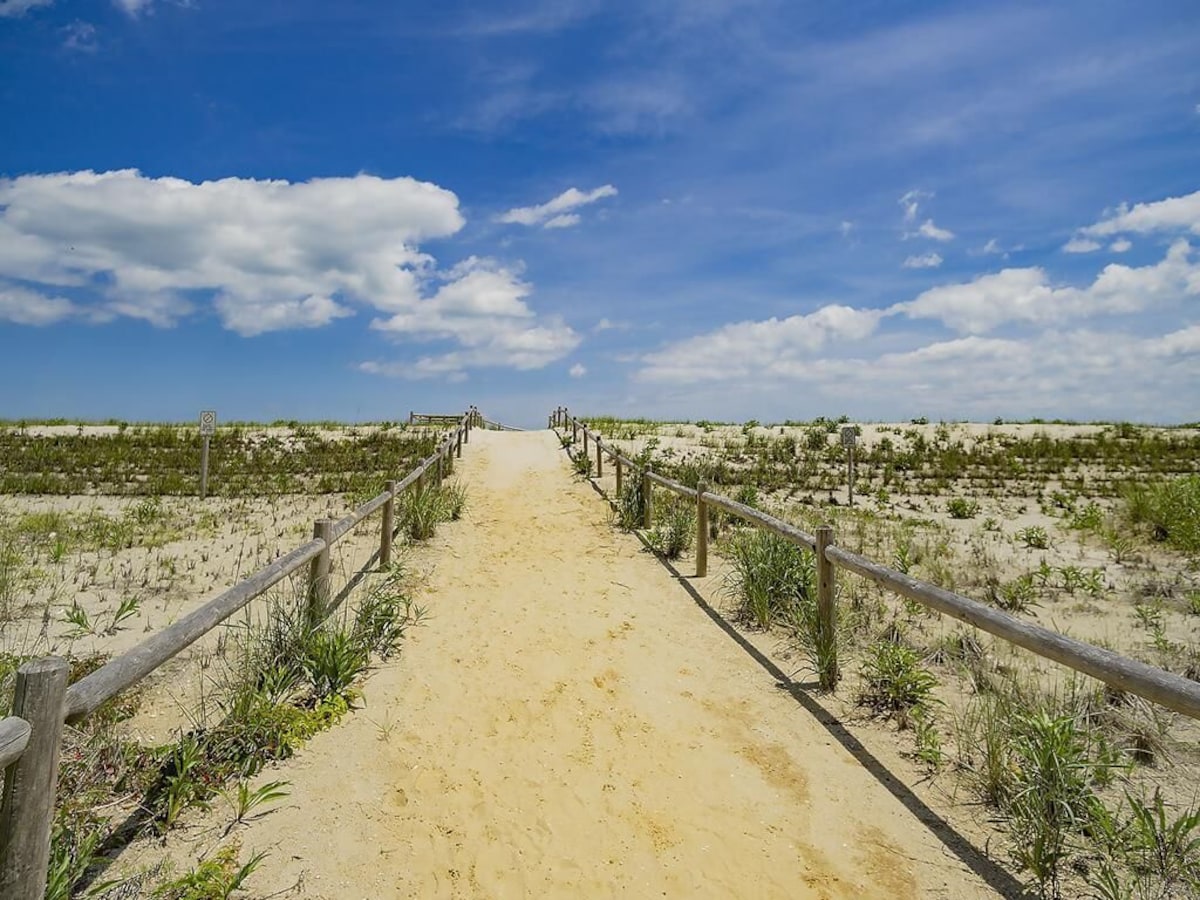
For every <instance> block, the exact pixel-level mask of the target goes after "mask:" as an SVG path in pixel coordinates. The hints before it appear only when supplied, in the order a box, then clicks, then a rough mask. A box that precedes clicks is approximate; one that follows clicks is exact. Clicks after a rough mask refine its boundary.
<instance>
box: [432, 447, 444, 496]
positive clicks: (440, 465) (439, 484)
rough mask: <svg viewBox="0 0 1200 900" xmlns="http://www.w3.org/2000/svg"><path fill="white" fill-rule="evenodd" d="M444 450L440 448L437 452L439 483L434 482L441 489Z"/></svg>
mask: <svg viewBox="0 0 1200 900" xmlns="http://www.w3.org/2000/svg"><path fill="white" fill-rule="evenodd" d="M443 477H444V476H443V475H442V448H441V447H438V451H437V481H435V482H434V485H435V486H436V487H441V484H442V478H443Z"/></svg>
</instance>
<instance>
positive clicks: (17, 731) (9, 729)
mask: <svg viewBox="0 0 1200 900" xmlns="http://www.w3.org/2000/svg"><path fill="white" fill-rule="evenodd" d="M28 743H29V723H28V722H26V721H25V720H24V719H22V718H21V717H20V716H9V717H8V718H6V719H0V769H7V768H8V767H9V766H11V765H12V764H13V763H15V762H16V761H17V760H18V759H20V758H21V752H22V751H23V750H24V749H25V747H26V745H27V744H28Z"/></svg>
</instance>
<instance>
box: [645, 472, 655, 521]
mask: <svg viewBox="0 0 1200 900" xmlns="http://www.w3.org/2000/svg"><path fill="white" fill-rule="evenodd" d="M653 521H654V498H653V496H652V495H651V493H650V470H649V469H643V470H642V527H643V528H649V527H650V525H651V524H652V523H653Z"/></svg>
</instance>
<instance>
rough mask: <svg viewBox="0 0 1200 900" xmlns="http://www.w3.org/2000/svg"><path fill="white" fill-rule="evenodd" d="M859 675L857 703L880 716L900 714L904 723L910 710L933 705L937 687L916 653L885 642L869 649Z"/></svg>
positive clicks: (935, 681) (893, 643) (892, 642)
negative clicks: (930, 703)
mask: <svg viewBox="0 0 1200 900" xmlns="http://www.w3.org/2000/svg"><path fill="white" fill-rule="evenodd" d="M860 674H861V676H862V684H861V685H860V687H859V695H858V702H859V703H862V704H864V705H866V706H869V707H871V709H873V710H874V711H875V712H878V713H885V714H887V715H893V714H898V715H899V717H900V721H901V723H904V722H905V721H906V717H907V713H908V711H909V710H910V709H912V708H913V707H915V706H921V705H925V704H927V703H928V702H929V701H930V699H931V698H932V696H933V689H934V687H935V686H936V685H937V679H936V678H935V677H934V675H933V673H932V672H930V671H929V670H928V669H926V668H925V667H924V666H922V665H921V658H920V657H919V656H918V655H917V652H916V651H915V650H913V649H912V648H911V647H906V646H904V645H903V644H900V643H897V642H896V641H893V640H888V639H886V638H885V639H882V640H879V641H876V642H875V643H874V644H872V645H871V646H870V647H868V648H867V651H866V655H865V658H864V659H863V662H862V666H861V669H860Z"/></svg>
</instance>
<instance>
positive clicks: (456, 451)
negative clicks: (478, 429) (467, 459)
mask: <svg viewBox="0 0 1200 900" xmlns="http://www.w3.org/2000/svg"><path fill="white" fill-rule="evenodd" d="M462 433H463V430H462V426H461V425H459V426H458V431H456V432H455V435H456V438H455V440H456V442H457V446H456V447H455V448H454V455H455V456H456V457H458V458H459V459H462Z"/></svg>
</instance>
